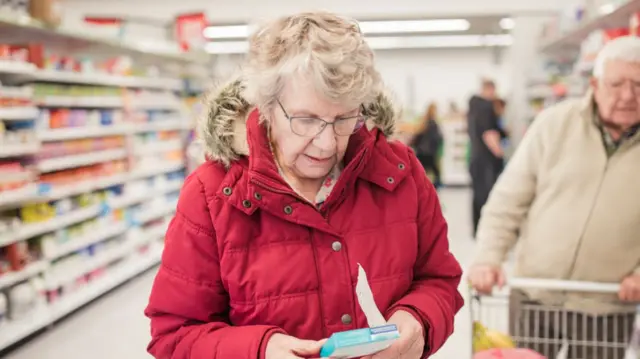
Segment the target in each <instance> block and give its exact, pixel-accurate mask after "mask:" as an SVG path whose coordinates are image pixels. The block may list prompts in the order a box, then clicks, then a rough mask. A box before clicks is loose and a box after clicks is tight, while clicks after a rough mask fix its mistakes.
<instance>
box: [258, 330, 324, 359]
mask: <svg viewBox="0 0 640 359" xmlns="http://www.w3.org/2000/svg"><path fill="white" fill-rule="evenodd" d="M324 342H325V341H324V340H321V341H319V342H316V341H313V340H302V339H298V338H295V337H292V336H289V335H284V334H280V333H277V334H274V335H272V336H271V338H269V342H268V343H267V352H266V358H265V359H299V358H318V357H320V348H322V344H324Z"/></svg>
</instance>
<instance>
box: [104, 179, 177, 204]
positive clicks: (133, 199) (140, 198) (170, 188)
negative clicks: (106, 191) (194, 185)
mask: <svg viewBox="0 0 640 359" xmlns="http://www.w3.org/2000/svg"><path fill="white" fill-rule="evenodd" d="M180 188H182V181H174V182H172V183H168V184H167V185H166V186H163V187H162V188H158V189H149V190H145V191H144V192H142V193H140V192H139V193H137V194H134V195H122V196H120V197H117V198H112V199H110V200H109V201H108V206H109V208H111V209H120V208H125V207H129V206H132V205H134V204H138V203H142V202H144V201H148V200H151V199H153V198H155V197H160V196H163V195H165V194H167V193H171V192H175V191H179V190H180Z"/></svg>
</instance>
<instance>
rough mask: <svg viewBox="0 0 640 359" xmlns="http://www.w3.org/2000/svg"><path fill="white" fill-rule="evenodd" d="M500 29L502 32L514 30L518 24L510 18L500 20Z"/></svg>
mask: <svg viewBox="0 0 640 359" xmlns="http://www.w3.org/2000/svg"><path fill="white" fill-rule="evenodd" d="M500 27H501V28H502V30H513V28H514V27H516V22H515V21H514V20H513V19H512V18H510V17H505V18H504V19H501V20H500Z"/></svg>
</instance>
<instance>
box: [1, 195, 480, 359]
mask: <svg viewBox="0 0 640 359" xmlns="http://www.w3.org/2000/svg"><path fill="white" fill-rule="evenodd" d="M441 198H442V203H443V206H444V208H445V216H446V217H447V220H448V221H449V231H450V238H451V247H452V250H453V252H454V253H455V254H456V256H457V257H458V258H459V259H460V261H461V262H462V263H463V265H466V264H467V263H469V261H470V259H471V256H472V255H473V253H472V251H473V242H472V240H471V239H470V238H471V237H470V233H471V226H470V218H471V217H470V213H469V204H470V192H469V191H468V190H460V189H453V190H444V191H443V192H442V194H441ZM154 274H155V273H154V271H151V272H148V273H147V274H145V275H143V276H141V277H139V278H138V279H135V280H133V281H132V282H130V283H129V284H127V285H125V286H123V287H121V288H120V289H118V290H117V291H115V292H113V293H111V294H110V295H108V296H106V297H104V298H102V299H100V300H98V301H96V302H94V303H93V304H92V305H91V306H89V307H87V308H85V309H84V310H82V311H81V312H79V313H76V314H75V315H73V316H72V317H71V318H69V319H67V320H65V321H63V322H61V323H59V324H57V325H56V327H55V328H54V329H53V330H49V331H47V332H45V333H43V334H41V335H40V336H37V337H35V338H34V339H33V340H31V341H30V342H27V343H26V344H24V345H23V346H22V347H20V348H19V349H17V350H16V351H14V352H13V353H11V354H9V355H8V356H7V357H6V358H7V359H33V358H38V359H60V358H66V359H86V358H92V359H115V358H126V359H145V358H147V359H148V358H150V356H149V355H148V354H146V352H145V347H146V345H147V343H148V341H149V333H148V332H149V328H148V322H147V320H146V318H145V317H144V316H143V315H142V311H143V309H144V306H145V304H146V302H147V296H148V293H149V290H150V288H151V282H152V280H153V276H154ZM461 290H463V293H465V295H466V287H465V286H464V285H462V286H461ZM465 299H466V298H465ZM470 327H471V326H470V323H469V312H468V311H467V310H462V311H461V312H460V314H459V315H458V317H457V321H456V332H455V334H454V337H453V338H452V339H451V340H450V341H449V342H448V343H447V345H446V346H445V347H444V348H443V349H442V350H441V351H440V352H439V353H438V354H437V355H436V356H434V358H435V359H444V358H447V359H453V358H455V359H466V358H469V357H470V355H469V353H470V339H469V338H470V335H471V334H470V333H471V331H470Z"/></svg>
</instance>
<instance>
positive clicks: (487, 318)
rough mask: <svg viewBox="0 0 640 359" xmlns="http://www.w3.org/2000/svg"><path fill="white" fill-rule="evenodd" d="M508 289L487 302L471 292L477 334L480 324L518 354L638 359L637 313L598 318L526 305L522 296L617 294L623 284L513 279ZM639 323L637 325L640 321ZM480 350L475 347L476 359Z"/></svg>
mask: <svg viewBox="0 0 640 359" xmlns="http://www.w3.org/2000/svg"><path fill="white" fill-rule="evenodd" d="M508 283H509V286H508V288H503V289H501V290H498V291H494V293H493V294H492V295H488V296H483V295H480V294H478V293H477V292H476V291H474V290H473V289H471V287H470V298H471V303H470V312H471V324H472V328H473V329H472V340H474V341H475V340H476V338H474V335H473V332H474V331H475V326H476V325H478V324H477V323H481V325H482V327H483V328H488V329H490V330H491V331H492V333H503V334H504V336H505V337H507V338H508V337H510V339H511V340H512V341H513V343H514V344H515V347H517V348H524V349H530V350H532V351H534V352H536V353H539V354H541V355H542V356H544V357H546V358H548V359H639V358H640V356H639V355H640V352H639V351H638V348H637V347H638V345H639V344H640V343H637V341H638V338H637V336H636V337H634V338H635V339H634V341H633V342H632V340H631V338H632V335H633V332H634V322H635V328H636V329H635V330H636V335H638V333H637V331H638V330H640V314H636V313H638V312H637V310H636V309H629V311H628V312H623V313H616V314H603V315H595V314H589V313H586V312H580V311H575V310H567V309H564V308H563V307H562V306H560V305H548V304H542V303H540V302H535V301H532V300H529V299H527V297H526V296H525V295H524V292H522V290H526V289H539V290H545V291H574V292H583V293H601V294H606V293H617V292H618V291H619V289H620V285H619V284H606V283H592V282H575V281H564V280H540V279H524V278H511V279H510V280H509V281H508ZM636 317H638V319H636ZM476 352H477V348H475V345H473V343H472V357H473V356H474V355H475V354H476Z"/></svg>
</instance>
